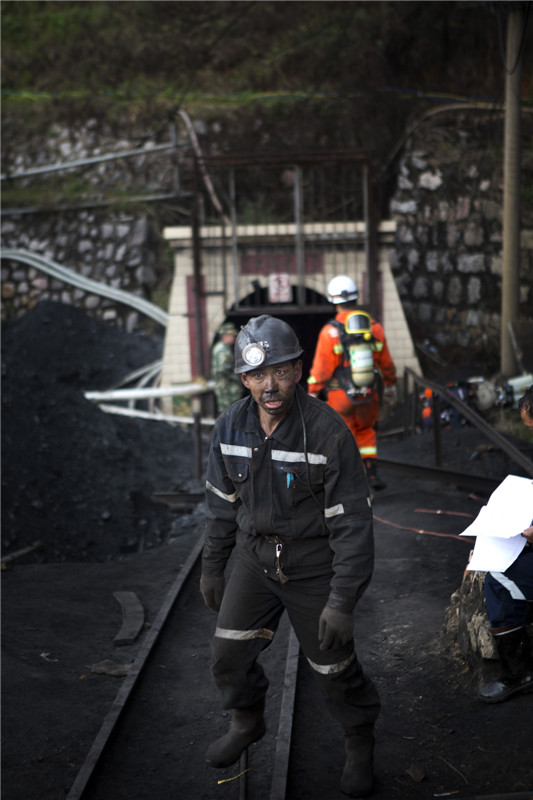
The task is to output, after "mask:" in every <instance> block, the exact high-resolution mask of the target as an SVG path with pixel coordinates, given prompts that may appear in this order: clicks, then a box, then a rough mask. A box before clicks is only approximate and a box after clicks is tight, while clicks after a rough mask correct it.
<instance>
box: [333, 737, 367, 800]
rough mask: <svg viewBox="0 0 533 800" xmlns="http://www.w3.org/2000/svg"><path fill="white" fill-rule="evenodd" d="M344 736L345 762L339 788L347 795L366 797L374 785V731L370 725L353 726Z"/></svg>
mask: <svg viewBox="0 0 533 800" xmlns="http://www.w3.org/2000/svg"><path fill="white" fill-rule="evenodd" d="M354 731H356V732H354V733H349V734H347V735H346V736H345V738H344V749H345V752H346V763H345V764H344V770H343V773H342V777H341V790H342V791H343V792H344V794H347V795H349V797H368V795H369V794H371V792H372V789H373V787H374V733H373V727H372V726H371V725H368V726H364V727H361V728H355V729H354Z"/></svg>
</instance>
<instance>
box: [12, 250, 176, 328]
mask: <svg viewBox="0 0 533 800" xmlns="http://www.w3.org/2000/svg"><path fill="white" fill-rule="evenodd" d="M0 257H1V258H5V259H8V260H11V261H20V262H21V263H23V264H28V265H29V266H30V267H35V269H38V270H41V271H42V272H46V273H47V274H48V275H52V276H53V277H54V278H59V280H62V281H64V282H65V283H69V284H71V285H72V286H77V287H78V288H79V289H84V290H85V291H86V292H90V293H91V294H97V295H100V296H102V297H108V298H110V299H111V300H117V301H118V302H119V303H123V304H124V305H128V306H131V307H132V308H135V309H137V311H141V312H142V313H143V314H146V316H147V317H151V318H152V319H154V320H155V321H156V322H159V324H160V325H163V326H164V327H166V326H167V325H168V314H167V312H166V311H163V309H162V308H159V306H156V305H154V303H150V302H149V301H148V300H145V299H144V298H143V297H138V296H137V295H134V294H131V293H130V292H125V291H124V290H123V289H115V287H114V286H109V285H108V284H107V283H100V282H99V281H94V280H92V279H91V278H85V277H84V276H83V275H80V274H79V273H78V272H75V271H74V270H71V269H69V268H68V267H63V266H61V264H58V263H57V262H55V261H52V259H48V258H44V256H40V255H37V254H36V253H30V252H29V251H28V250H10V249H7V250H2V252H1V254H0Z"/></svg>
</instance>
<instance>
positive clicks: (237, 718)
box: [206, 698, 266, 767]
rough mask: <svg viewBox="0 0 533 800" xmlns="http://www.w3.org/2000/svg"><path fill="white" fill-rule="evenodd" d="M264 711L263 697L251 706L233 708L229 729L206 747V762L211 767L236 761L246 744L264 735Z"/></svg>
mask: <svg viewBox="0 0 533 800" xmlns="http://www.w3.org/2000/svg"><path fill="white" fill-rule="evenodd" d="M264 711H265V700H264V698H263V699H262V700H259V701H258V702H257V703H254V705H253V706H248V707H247V708H234V709H233V714H232V717H231V722H230V726H229V731H228V732H227V733H226V734H224V736H221V737H220V739H217V740H216V741H215V742H212V743H211V744H210V745H209V747H208V748H207V753H206V761H207V763H208V764H211V766H212V767H229V766H230V764H234V763H235V762H236V761H238V760H239V758H240V757H241V754H242V753H243V752H244V750H246V748H247V747H248V745H250V744H253V743H254V742H258V741H259V739H261V738H262V737H263V736H264V735H265V732H266V726H265V717H264Z"/></svg>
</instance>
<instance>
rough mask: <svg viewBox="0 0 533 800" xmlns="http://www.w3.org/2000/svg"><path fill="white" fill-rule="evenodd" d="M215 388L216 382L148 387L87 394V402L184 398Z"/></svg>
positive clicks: (205, 392)
mask: <svg viewBox="0 0 533 800" xmlns="http://www.w3.org/2000/svg"><path fill="white" fill-rule="evenodd" d="M214 388H215V381H206V382H205V383H187V384H182V385H181V386H161V387H148V388H147V389H112V390H111V391H110V392H85V393H84V395H85V397H86V399H87V400H94V401H96V402H105V401H106V400H146V399H147V398H150V397H183V396H186V395H194V394H207V393H208V392H212V391H213V389H214Z"/></svg>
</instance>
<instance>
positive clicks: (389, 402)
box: [383, 386, 398, 409]
mask: <svg viewBox="0 0 533 800" xmlns="http://www.w3.org/2000/svg"><path fill="white" fill-rule="evenodd" d="M383 402H384V403H385V405H386V406H387V408H390V409H392V408H395V407H396V405H397V404H398V392H397V391H396V386H385V387H384V388H383Z"/></svg>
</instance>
